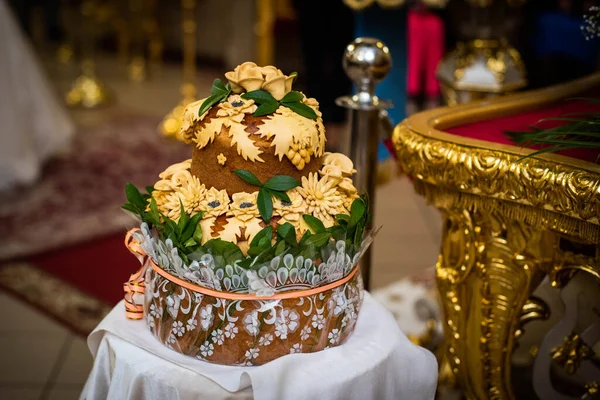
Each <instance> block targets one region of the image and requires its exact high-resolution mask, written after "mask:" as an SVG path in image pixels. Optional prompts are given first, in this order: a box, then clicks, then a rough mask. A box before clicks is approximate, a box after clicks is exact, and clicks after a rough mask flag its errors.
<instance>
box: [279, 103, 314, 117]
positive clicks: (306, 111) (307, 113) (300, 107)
mask: <svg viewBox="0 0 600 400" xmlns="http://www.w3.org/2000/svg"><path fill="white" fill-rule="evenodd" d="M282 105H283V106H286V107H287V108H289V109H290V110H292V111H293V112H295V113H296V114H298V115H302V116H303V117H304V118H308V119H317V113H316V112H315V110H313V109H312V108H310V107H309V106H307V105H306V104H304V103H300V102H297V103H283V104H282Z"/></svg>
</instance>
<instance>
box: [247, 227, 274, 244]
mask: <svg viewBox="0 0 600 400" xmlns="http://www.w3.org/2000/svg"><path fill="white" fill-rule="evenodd" d="M263 238H267V239H268V241H269V243H271V239H272V238H273V227H272V226H271V225H267V226H266V227H265V228H263V229H261V230H260V231H259V232H258V233H257V234H256V235H255V236H254V238H252V241H251V242H250V247H258V246H259V243H260V242H261V240H263Z"/></svg>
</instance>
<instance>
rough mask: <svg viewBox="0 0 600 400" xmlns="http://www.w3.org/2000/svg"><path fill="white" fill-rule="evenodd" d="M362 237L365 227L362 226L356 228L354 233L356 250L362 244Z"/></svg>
mask: <svg viewBox="0 0 600 400" xmlns="http://www.w3.org/2000/svg"><path fill="white" fill-rule="evenodd" d="M362 237H363V227H362V226H360V227H358V228H357V229H356V232H355V233H354V250H355V251H356V250H358V248H359V247H360V244H361V243H362Z"/></svg>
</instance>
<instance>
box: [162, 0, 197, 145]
mask: <svg viewBox="0 0 600 400" xmlns="http://www.w3.org/2000/svg"><path fill="white" fill-rule="evenodd" d="M181 14H182V16H183V21H182V24H181V27H182V32H181V33H182V37H183V81H184V83H183V84H182V85H181V94H182V95H183V99H181V101H180V102H179V103H178V104H177V105H176V106H175V108H173V110H171V111H170V112H169V113H168V114H167V115H166V116H165V117H164V118H163V120H162V122H161V123H160V125H159V126H158V131H159V132H160V133H161V134H162V135H164V136H167V137H171V138H174V139H176V140H180V141H183V137H182V136H181V124H182V122H183V113H184V111H185V107H186V106H187V105H188V104H190V103H192V102H193V101H195V100H196V85H195V80H196V0H182V1H181Z"/></svg>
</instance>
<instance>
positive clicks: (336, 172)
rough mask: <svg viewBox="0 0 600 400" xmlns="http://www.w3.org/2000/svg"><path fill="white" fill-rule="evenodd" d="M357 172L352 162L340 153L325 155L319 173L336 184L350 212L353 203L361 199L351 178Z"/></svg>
mask: <svg viewBox="0 0 600 400" xmlns="http://www.w3.org/2000/svg"><path fill="white" fill-rule="evenodd" d="M355 172H356V170H355V169H354V164H353V163H352V160H350V158H348V157H347V156H345V155H344V154H340V153H325V157H324V159H323V167H322V168H321V170H320V171H319V175H321V176H323V177H328V178H329V179H331V180H333V181H335V182H336V185H337V187H336V188H337V190H338V192H339V193H340V195H341V196H342V198H343V204H344V207H345V208H346V209H348V210H350V207H351V206H352V202H353V201H354V200H355V199H357V198H358V197H359V196H358V190H356V187H354V184H353V183H352V179H351V178H350V177H351V176H352V175H353V174H354V173H355Z"/></svg>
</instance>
